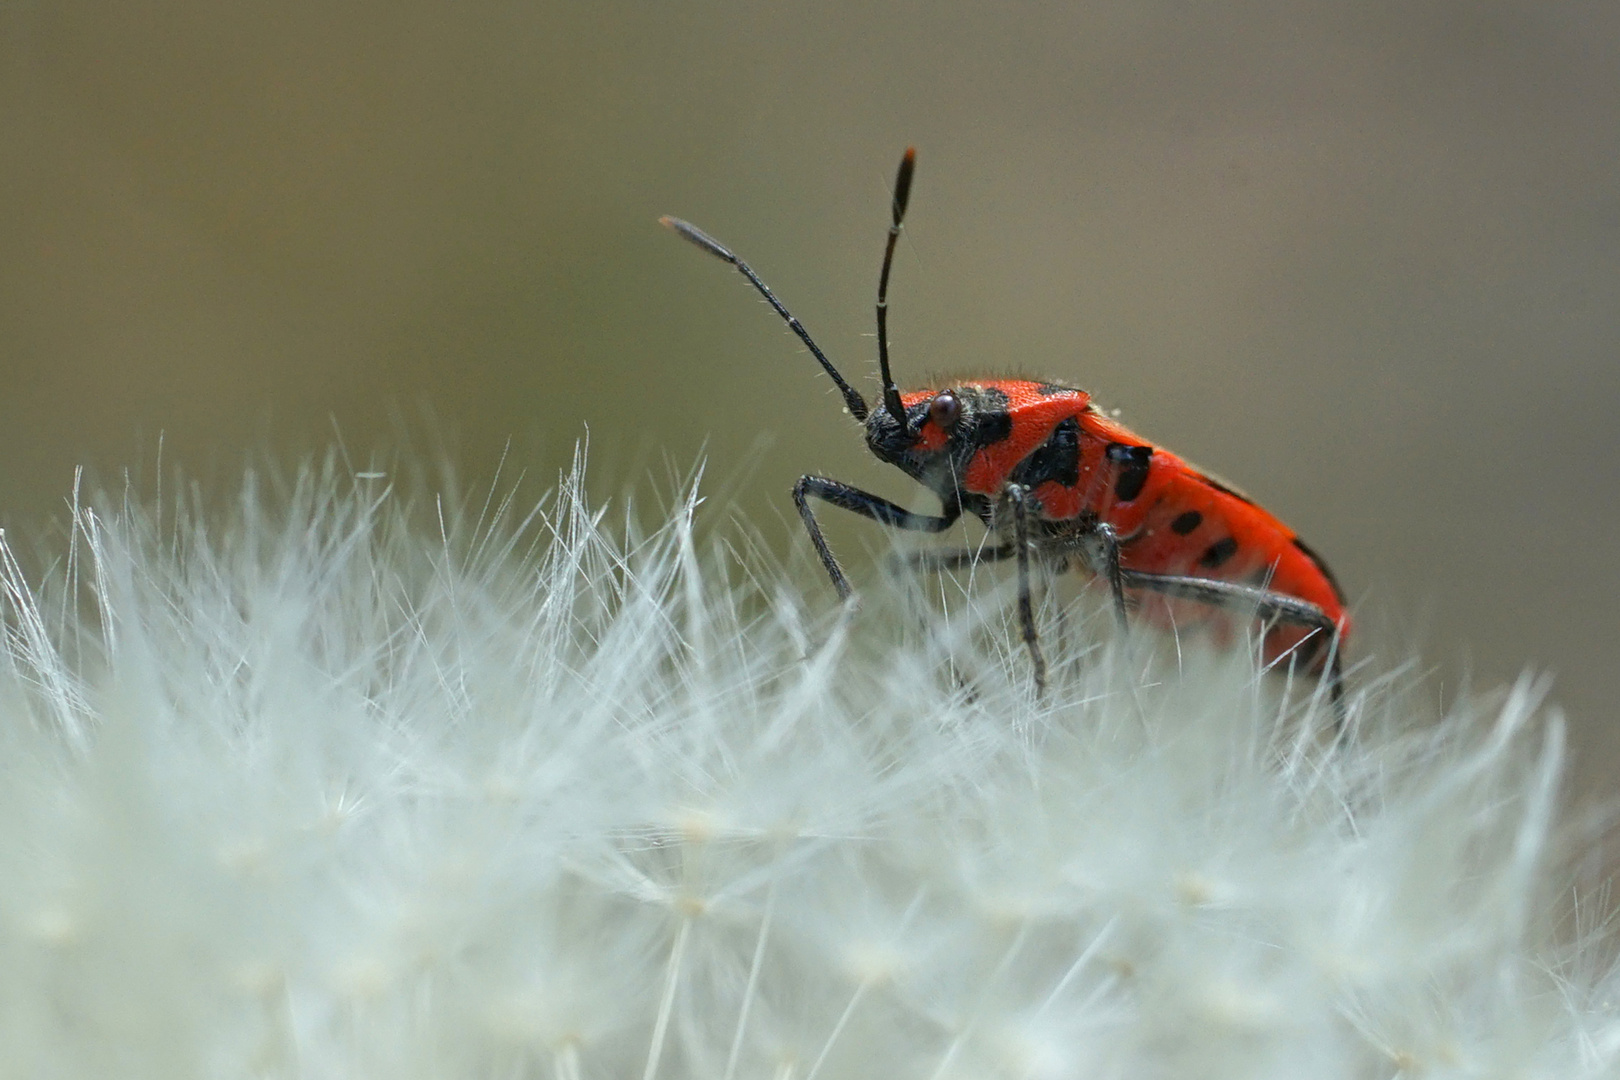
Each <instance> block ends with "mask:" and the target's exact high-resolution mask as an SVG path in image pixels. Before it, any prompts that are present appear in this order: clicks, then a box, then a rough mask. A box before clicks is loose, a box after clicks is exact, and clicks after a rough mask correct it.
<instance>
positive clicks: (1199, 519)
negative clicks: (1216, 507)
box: [1170, 510, 1204, 536]
mask: <svg viewBox="0 0 1620 1080" xmlns="http://www.w3.org/2000/svg"><path fill="white" fill-rule="evenodd" d="M1203 523H1204V515H1203V514H1200V513H1199V512H1198V511H1196V510H1188V511H1187V512H1186V513H1184V514H1177V515H1176V520H1174V521H1172V522H1171V523H1170V531H1171V532H1173V533H1175V534H1176V535H1177V536H1186V535H1187V534H1188V533H1190V532H1192V531H1193V530H1194V529H1196V528H1198V526H1200V525H1202V524H1203Z"/></svg>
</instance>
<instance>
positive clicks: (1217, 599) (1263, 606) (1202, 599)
mask: <svg viewBox="0 0 1620 1080" xmlns="http://www.w3.org/2000/svg"><path fill="white" fill-rule="evenodd" d="M1120 577H1121V580H1122V581H1123V583H1124V584H1125V585H1126V586H1127V587H1128V588H1132V589H1146V590H1148V591H1149V592H1156V593H1159V594H1160V595H1162V596H1171V597H1175V598H1176V599H1178V600H1194V601H1197V602H1198V603H1200V604H1208V605H1210V606H1211V607H1218V608H1226V609H1228V610H1232V609H1238V610H1243V611H1253V612H1254V614H1255V617H1256V618H1259V619H1262V620H1264V621H1266V622H1276V623H1278V624H1281V625H1284V626H1303V627H1306V628H1308V629H1311V630H1315V631H1317V632H1318V633H1320V634H1321V635H1322V636H1323V640H1325V641H1327V642H1328V648H1329V649H1330V650H1331V651H1330V653H1329V656H1328V669H1327V681H1328V695H1329V697H1331V698H1332V701H1333V715H1334V718H1335V721H1336V722H1337V724H1338V725H1339V727H1340V728H1341V730H1342V728H1343V726H1344V720H1345V712H1344V670H1343V666H1342V660H1341V655H1340V650H1339V627H1338V625H1337V624H1336V623H1334V621H1333V620H1332V619H1330V618H1328V617H1327V614H1326V613H1325V612H1323V610H1322V609H1321V608H1319V607H1317V606H1316V605H1315V604H1312V603H1310V602H1309V601H1306V600H1301V599H1299V598H1298V597H1293V596H1288V595H1286V594H1285V593H1279V592H1272V591H1271V590H1270V589H1259V588H1255V587H1254V586H1252V585H1238V584H1236V583H1234V582H1230V581H1217V580H1215V579H1213V578H1201V577H1189V576H1186V575H1183V574H1153V573H1149V572H1147V571H1145V570H1126V569H1121V570H1120Z"/></svg>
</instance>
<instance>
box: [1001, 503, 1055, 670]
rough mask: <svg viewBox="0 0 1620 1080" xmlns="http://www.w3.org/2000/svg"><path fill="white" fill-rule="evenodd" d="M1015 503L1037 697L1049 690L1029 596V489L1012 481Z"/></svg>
mask: <svg viewBox="0 0 1620 1080" xmlns="http://www.w3.org/2000/svg"><path fill="white" fill-rule="evenodd" d="M1004 490H1005V491H1006V494H1007V498H1008V500H1009V501H1010V502H1011V503H1012V512H1013V546H1014V549H1015V551H1016V552H1017V555H1018V621H1019V622H1020V623H1021V624H1022V625H1023V630H1024V644H1025V645H1026V646H1028V647H1029V659H1030V662H1031V663H1032V664H1033V665H1034V666H1035V696H1036V697H1040V696H1041V694H1043V693H1045V691H1046V657H1044V656H1042V655H1041V640H1040V636H1039V635H1038V634H1037V633H1036V632H1035V606H1034V604H1032V603H1031V602H1030V598H1029V544H1030V539H1029V489H1028V488H1026V487H1024V486H1022V485H1020V484H1008V485H1007V487H1006V488H1005V489H1004Z"/></svg>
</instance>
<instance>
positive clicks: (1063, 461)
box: [661, 149, 1350, 708]
mask: <svg viewBox="0 0 1620 1080" xmlns="http://www.w3.org/2000/svg"><path fill="white" fill-rule="evenodd" d="M915 165H916V151H915V150H913V149H908V150H907V151H906V154H905V157H904V158H902V159H901V162H900V172H899V174H898V176H896V178H895V183H894V203H893V223H892V224H891V225H890V226H889V239H888V245H887V247H886V248H885V249H884V252H883V270H882V272H881V274H880V275H879V277H878V297H877V329H878V337H877V340H878V368H879V372H880V374H881V376H882V380H883V397H882V400H881V402H880V403H879V404H878V406H877V407H876V408H868V407H867V404H866V401H865V400H864V399H863V398H862V397H861V395H860V394H859V393H857V392H856V390H855V388H854V387H852V386H850V385H849V383H848V382H846V381H845V380H844V377H843V376H842V375H840V374H839V373H838V369H837V368H835V367H834V366H833V364H832V361H830V360H828V359H827V356H826V354H825V353H823V352H822V351H821V349H820V348H818V347H817V346H816V343H815V342H814V341H813V340H811V338H810V335H809V333H808V332H807V331H806V330H805V329H804V327H803V326H802V325H801V324H800V323H799V320H798V319H796V318H794V317H793V315H792V314H790V313H789V312H788V309H787V308H786V307H784V306H783V304H782V302H781V301H780V300H778V299H777V298H776V295H775V294H774V293H772V292H771V290H770V288H769V287H767V286H766V284H765V282H764V281H762V280H760V278H759V275H757V274H755V273H754V271H753V270H752V269H750V268H749V266H748V264H747V263H745V262H743V261H742V260H741V259H739V258H738V257H737V256H736V255H734V254H732V253H731V251H730V250H729V249H727V248H726V247H725V246H724V245H722V244H720V243H719V242H718V241H716V240H715V239H714V238H713V237H711V236H709V235H708V234H707V233H705V232H703V231H702V230H701V229H698V228H697V227H696V226H693V225H691V224H688V223H687V222H685V221H681V220H679V219H677V218H670V217H666V218H663V219H661V220H662V222H663V224H664V225H666V226H668V227H669V228H671V229H674V230H675V231H676V232H677V233H679V234H680V235H681V236H683V237H685V238H686V239H687V240H690V241H691V242H692V243H694V244H696V245H697V246H698V247H700V248H702V249H703V250H705V251H707V252H709V253H710V254H711V255H714V256H717V257H718V258H721V259H724V260H725V261H726V262H728V263H730V264H731V265H732V266H734V267H736V269H737V270H738V271H739V272H741V273H742V275H743V276H744V277H745V278H747V279H748V281H749V283H750V284H752V285H753V286H754V288H755V289H757V290H759V292H760V294H761V295H762V296H764V297H765V299H766V300H767V301H768V302H769V303H770V305H771V306H772V307H773V308H775V309H776V313H777V314H778V315H780V316H781V317H782V318H783V319H784V320H786V322H787V324H788V326H789V327H790V328H791V329H792V330H793V332H794V333H795V334H797V335H798V336H799V339H800V340H801V341H803V342H804V344H805V346H806V347H807V348H809V350H810V352H811V354H812V355H813V356H814V357H815V358H816V359H817V360H818V361H820V363H821V366H822V367H823V368H825V369H826V371H827V374H828V375H830V376H832V380H833V382H834V383H835V384H836V385H837V386H838V389H839V391H840V392H841V393H842V394H843V395H844V403H845V405H846V406H847V407H848V409H849V412H850V414H851V415H852V416H854V417H855V419H857V420H860V421H863V422H864V423H865V425H866V445H867V447H868V448H869V449H870V450H871V451H872V453H874V454H876V455H877V456H878V457H879V458H880V459H882V460H883V461H886V462H888V463H889V464H891V465H895V466H898V467H899V468H900V469H901V470H902V471H903V472H905V473H906V474H907V475H909V476H911V477H912V478H913V479H915V480H917V481H918V482H920V483H922V484H923V485H924V486H925V487H927V488H928V489H929V490H931V491H933V492H934V494H935V495H937V496H939V500H940V502H941V504H942V506H943V509H942V512H941V513H940V514H939V515H937V516H934V515H929V514H915V513H912V512H911V511H909V510H905V509H903V508H902V507H900V506H897V505H896V504H894V503H892V502H889V501H888V500H887V499H883V498H880V497H878V496H876V495H873V494H871V493H869V492H866V491H862V490H861V489H860V488H857V487H854V486H852V485H849V484H846V483H843V482H841V481H838V480H831V479H828V478H827V477H824V476H802V477H800V478H799V482H798V483H797V484H795V485H794V487H793V501H794V503H795V505H797V507H798V509H799V515H800V517H802V518H803V519H804V526H805V529H806V530H808V532H809V533H810V541H811V543H813V544H814V545H815V548H816V553H817V554H818V555H820V556H821V562H822V565H824V566H825V567H826V568H827V575H828V576H829V577H830V578H832V583H833V587H834V588H836V589H837V590H838V595H839V596H840V597H842V598H846V599H847V598H848V597H849V596H850V594H851V590H850V585H849V579H848V578H847V577H846V576H845V574H844V570H843V568H842V567H841V566H839V564H838V560H837V558H836V557H834V555H833V553H832V549H831V548H829V547H828V546H827V541H826V540H825V539H824V538H823V537H822V535H821V527H820V525H819V524H818V523H817V522H816V518H815V515H814V514H813V513H812V512H811V510H810V503H809V499H811V498H816V499H820V500H822V501H823V502H828V503H831V504H832V505H834V506H838V507H842V508H843V509H845V510H851V511H853V512H855V513H857V514H860V515H862V516H864V517H868V518H871V519H872V520H873V521H876V522H878V523H880V524H883V525H887V526H890V527H892V528H899V529H912V530H916V531H919V532H930V533H937V532H943V531H944V530H946V529H948V528H950V527H951V526H952V525H953V524H955V523H956V521H957V519H958V518H960V517H961V516H962V515H963V514H971V515H973V516H974V517H976V518H978V519H979V520H980V521H982V522H984V524H985V526H986V527H987V528H988V529H989V530H990V531H991V532H992V533H993V534H995V535H996V536H997V537H998V538H999V540H1000V543H999V544H998V545H996V546H993V547H986V548H983V549H981V550H978V551H960V552H948V553H934V554H929V555H925V556H923V557H922V559H921V560H920V561H919V562H920V565H923V566H926V567H930V568H934V569H949V568H952V567H960V566H964V565H968V564H970V563H973V562H976V561H982V560H983V561H988V560H1002V559H1013V560H1015V561H1016V563H1017V567H1018V614H1019V620H1020V623H1021V627H1022V631H1023V637H1024V642H1025V644H1026V645H1027V646H1028V648H1029V655H1030V660H1031V661H1032V662H1033V664H1034V669H1035V685H1036V689H1037V692H1038V691H1040V690H1041V689H1042V688H1043V687H1044V685H1045V681H1046V661H1045V659H1044V658H1043V657H1042V654H1041V647H1040V639H1039V636H1038V635H1037V633H1036V629H1035V615H1034V608H1033V605H1032V603H1031V600H1030V562H1031V559H1032V558H1035V559H1039V560H1041V561H1042V562H1044V563H1046V564H1048V565H1050V566H1052V567H1053V568H1054V569H1058V570H1061V569H1063V568H1065V567H1067V566H1068V565H1070V564H1071V563H1073V564H1077V565H1079V566H1080V567H1081V568H1083V569H1085V570H1088V571H1090V572H1091V573H1093V574H1095V575H1097V576H1099V577H1102V578H1103V579H1104V580H1106V581H1107V582H1108V585H1109V588H1110V590H1111V592H1112V596H1113V603H1114V609H1115V612H1116V613H1117V615H1118V617H1119V619H1120V621H1121V623H1122V624H1123V622H1124V620H1125V617H1126V613H1127V611H1130V610H1135V611H1136V612H1137V614H1138V615H1139V616H1142V617H1145V618H1146V619H1148V620H1149V621H1150V622H1153V623H1156V624H1160V625H1173V624H1180V623H1184V622H1185V621H1186V620H1188V619H1189V618H1191V619H1195V620H1196V619H1197V618H1198V613H1199V612H1202V613H1204V614H1205V615H1211V616H1215V617H1216V618H1222V617H1224V616H1222V615H1220V614H1218V613H1234V612H1235V613H1241V614H1243V615H1252V616H1253V617H1254V618H1255V619H1257V620H1259V621H1260V622H1262V623H1263V624H1265V627H1266V629H1265V637H1264V641H1263V650H1264V656H1265V659H1266V662H1267V663H1268V664H1276V663H1282V662H1288V663H1298V664H1301V665H1303V666H1305V667H1307V668H1308V669H1309V670H1312V671H1315V672H1317V673H1325V675H1326V678H1327V682H1328V688H1329V692H1330V694H1331V696H1332V699H1333V701H1334V704H1335V706H1336V707H1338V708H1342V698H1343V679H1342V671H1341V660H1340V654H1341V650H1342V643H1343V639H1344V637H1345V635H1346V634H1347V633H1348V631H1349V627H1350V620H1349V616H1348V615H1347V614H1346V612H1345V600H1344V594H1343V593H1342V592H1341V591H1340V589H1339V586H1338V583H1337V582H1336V581H1335V580H1334V578H1333V573H1332V571H1330V570H1329V569H1328V567H1327V564H1326V563H1324V562H1323V561H1322V559H1321V557H1320V556H1318V555H1317V554H1316V553H1315V552H1314V551H1312V550H1311V549H1310V548H1309V547H1307V546H1306V545H1305V542H1304V541H1303V540H1301V539H1300V538H1299V537H1298V536H1297V535H1296V534H1295V533H1294V531H1293V530H1292V529H1290V528H1289V527H1288V526H1287V525H1284V524H1283V523H1282V522H1281V521H1279V520H1278V519H1277V517H1276V516H1275V515H1273V514H1272V513H1270V512H1269V511H1267V510H1266V509H1264V508H1263V507H1261V506H1259V505H1258V504H1256V503H1255V502H1254V501H1253V500H1251V499H1250V498H1249V497H1248V496H1246V495H1244V494H1242V493H1241V492H1239V491H1237V490H1235V489H1233V488H1231V487H1229V486H1228V485H1226V484H1224V483H1222V482H1221V481H1219V480H1217V479H1215V478H1214V477H1212V476H1210V475H1209V474H1207V473H1205V472H1202V471H1200V470H1199V469H1197V468H1195V467H1194V466H1192V465H1191V464H1189V463H1188V462H1186V461H1185V460H1183V459H1182V458H1180V457H1177V456H1176V455H1175V454H1173V453H1170V452H1169V451H1167V450H1164V449H1162V448H1160V447H1157V446H1154V445H1153V444H1152V443H1150V442H1148V441H1147V440H1145V439H1143V438H1142V437H1140V436H1139V435H1136V434H1135V433H1133V432H1131V431H1129V430H1127V429H1126V428H1125V427H1124V426H1123V425H1121V424H1119V423H1117V422H1115V421H1114V420H1113V419H1112V418H1110V417H1109V416H1108V415H1107V414H1105V413H1104V412H1102V411H1101V410H1100V409H1098V408H1097V406H1096V405H1095V404H1093V402H1092V400H1091V395H1089V394H1087V393H1086V392H1085V391H1084V390H1077V389H1075V388H1073V387H1069V386H1063V385H1061V384H1058V383H1050V382H1036V381H1030V380H1024V379H964V380H962V381H960V382H957V383H955V384H953V385H950V386H946V387H939V388H932V389H927V390H916V391H910V392H907V393H901V392H900V390H899V389H898V388H897V387H896V386H895V383H894V378H893V376H892V375H891V374H890V372H889V340H888V310H889V309H888V289H889V269H890V267H891V266H892V264H893V262H894V249H895V242H896V240H898V238H899V236H900V225H901V221H902V220H903V219H904V217H905V212H906V203H907V200H908V198H909V196H910V192H911V177H912V172H913V170H914V168H915Z"/></svg>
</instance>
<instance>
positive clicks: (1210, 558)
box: [1198, 536, 1238, 570]
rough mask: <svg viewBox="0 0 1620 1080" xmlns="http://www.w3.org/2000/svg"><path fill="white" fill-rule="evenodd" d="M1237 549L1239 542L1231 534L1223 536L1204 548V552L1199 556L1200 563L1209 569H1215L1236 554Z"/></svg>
mask: <svg viewBox="0 0 1620 1080" xmlns="http://www.w3.org/2000/svg"><path fill="white" fill-rule="evenodd" d="M1237 549H1238V542H1237V541H1236V540H1234V539H1232V538H1231V537H1230V536H1223V537H1221V538H1220V539H1219V540H1217V541H1215V542H1214V543H1213V544H1211V545H1209V547H1207V548H1205V549H1204V553H1203V554H1202V555H1200V556H1198V565H1199V566H1202V567H1204V568H1205V569H1207V570H1213V569H1215V568H1216V567H1218V566H1220V565H1221V564H1222V563H1224V562H1225V561H1226V560H1227V559H1230V558H1231V557H1232V556H1233V555H1236V554H1237Z"/></svg>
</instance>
